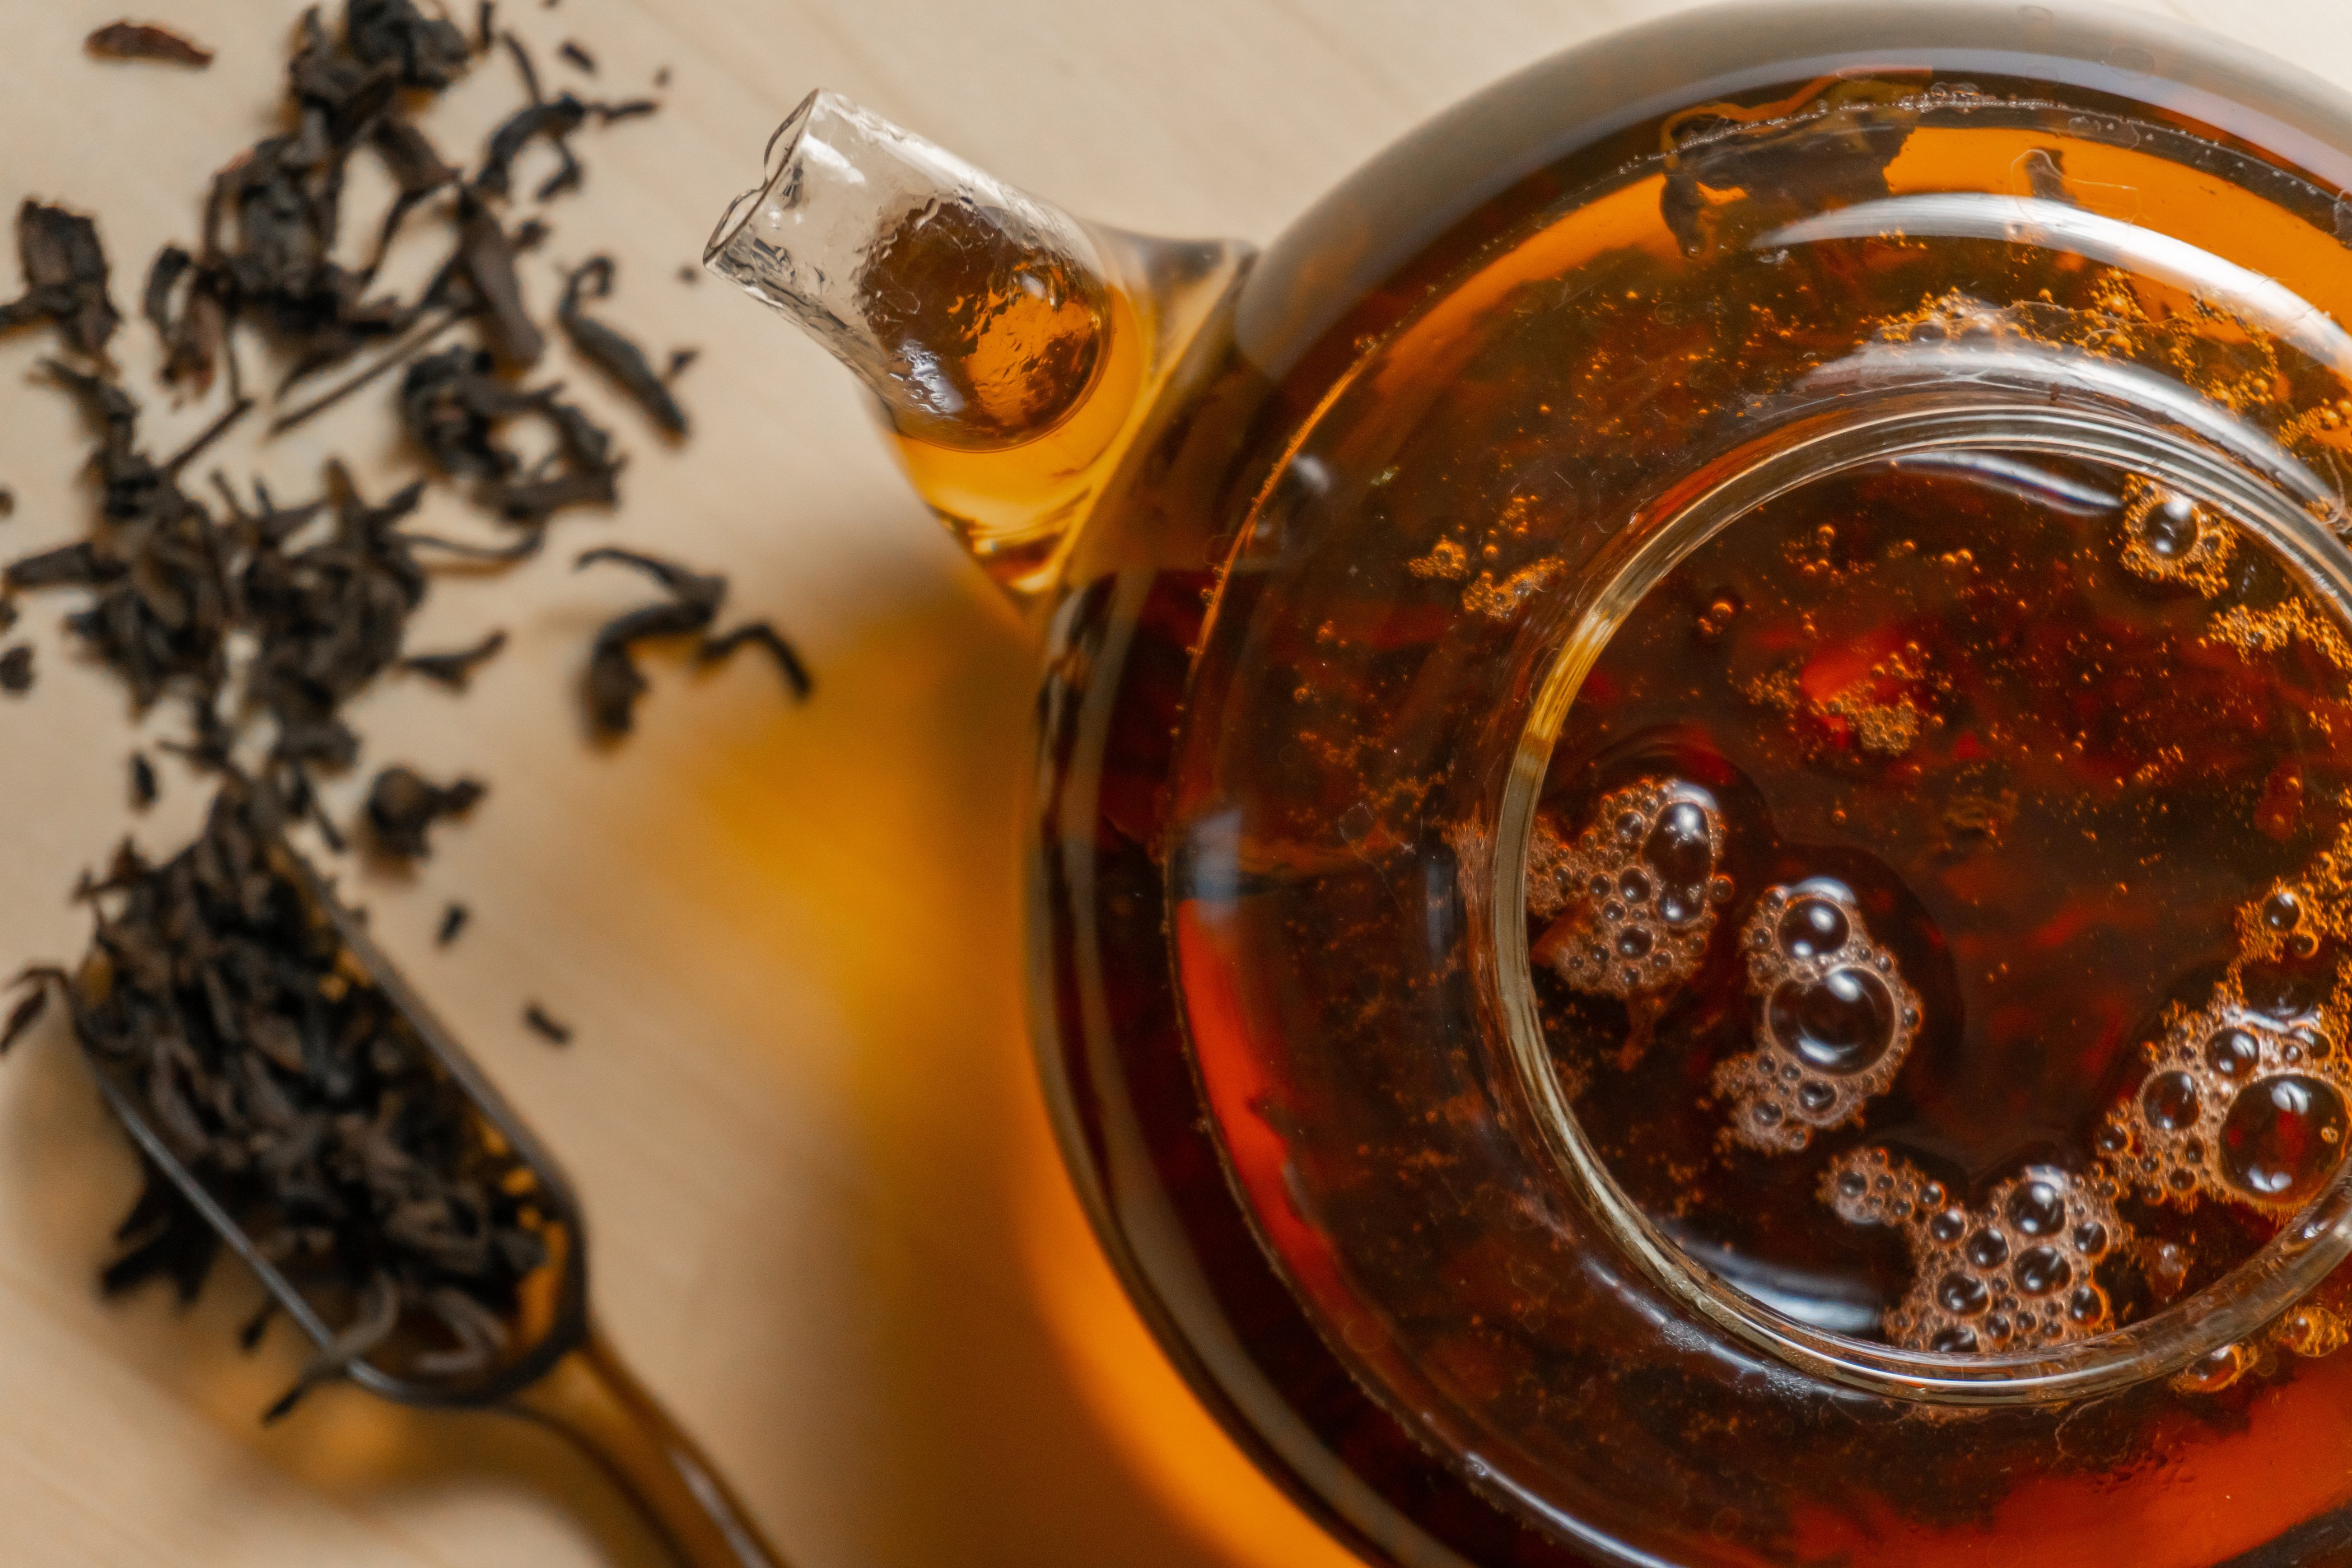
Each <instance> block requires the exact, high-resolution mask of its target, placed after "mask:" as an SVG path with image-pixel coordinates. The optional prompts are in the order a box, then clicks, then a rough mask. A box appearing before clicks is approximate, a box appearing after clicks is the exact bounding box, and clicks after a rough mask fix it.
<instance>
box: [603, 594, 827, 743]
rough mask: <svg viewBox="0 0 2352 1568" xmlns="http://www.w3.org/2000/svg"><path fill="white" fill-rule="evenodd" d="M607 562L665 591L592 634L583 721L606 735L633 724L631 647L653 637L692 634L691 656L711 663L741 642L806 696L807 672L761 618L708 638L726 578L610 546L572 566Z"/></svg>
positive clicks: (640, 676) (641, 675) (639, 684)
mask: <svg viewBox="0 0 2352 1568" xmlns="http://www.w3.org/2000/svg"><path fill="white" fill-rule="evenodd" d="M600 561H610V562H614V563H618V564H621V565H624V566H631V567H635V569H636V570H638V571H640V572H643V573H645V574H646V575H647V576H649V577H651V578H653V580H654V581H655V582H656V583H658V584H661V585H662V586H663V587H664V588H665V589H667V590H668V592H669V595H670V597H669V600H668V602H667V603H665V604H657V605H646V606H645V607H644V608H642V609H636V610H631V611H630V612H628V613H627V614H626V615H624V616H617V617H615V618H614V619H613V620H611V621H608V622H606V623H605V624H604V626H603V627H602V628H600V629H599V630H598V631H597V633H596V637H595V641H594V642H593V643H592V644H591V645H590V647H589V652H588V669H587V674H586V676H585V677H584V679H583V682H582V696H583V698H584V699H585V700H586V702H587V707H588V718H589V721H590V722H591V723H592V724H593V726H594V727H595V728H596V730H597V731H599V732H600V733H602V734H604V735H605V736H607V737H613V736H619V735H625V734H627V733H628V732H629V731H630V729H631V728H632V727H633V726H634V725H635V721H636V706H637V699H639V698H640V697H643V696H644V695H645V693H646V678H645V672H644V671H642V670H640V669H639V668H637V661H636V657H635V655H636V648H637V647H638V645H639V644H641V643H646V642H650V641H653V640H656V639H657V638H661V637H688V636H700V637H701V642H700V645H699V647H698V650H697V655H696V657H697V658H698V660H699V661H700V662H702V663H706V664H708V663H712V662H715V661H717V660H719V659H723V658H727V657H728V656H730V654H732V653H733V652H734V651H735V650H736V649H737V648H739V647H742V646H743V645H744V644H745V643H757V644H759V645H760V646H761V647H764V648H766V649H767V650H768V653H769V656H770V657H771V658H773V659H774V660H775V661H776V668H777V669H778V670H779V671H780V672H782V675H783V678H784V683H785V685H786V686H787V687H788V688H789V689H791V691H792V694H793V697H794V698H795V699H799V698H804V697H806V696H807V695H808V693H809V690H810V686H811V682H810V679H809V674H808V668H807V667H806V666H805V665H804V664H803V663H802V662H801V657H800V655H799V654H798V653H797V652H795V651H794V650H793V646H792V645H791V644H790V643H788V642H786V641H785V640H784V639H783V637H781V636H780V635H778V633H777V632H776V629H775V628H774V627H773V626H770V625H768V623H766V622H765V621H749V622H746V623H745V624H743V625H742V626H738V627H736V628H735V629H734V630H732V631H730V632H728V633H726V634H725V635H724V636H721V637H712V636H710V635H709V631H710V627H711V625H712V623H714V622H715V621H717V620H718V618H719V608H720V606H721V605H724V604H725V603H726V601H727V579H726V578H724V577H722V576H719V575H718V574H715V573H704V572H696V571H694V570H692V569H691V568H689V567H686V566H681V565H679V564H678V563H677V562H674V561H664V560H662V559H661V558H660V557H658V556H654V555H646V554H643V553H640V552H637V551H634V550H615V549H611V548H605V549H600V550H589V551H584V552H582V553H581V555H580V557H579V559H578V560H577V561H576V562H575V563H574V566H575V568H577V567H580V566H589V565H593V564H594V563H597V562H600Z"/></svg>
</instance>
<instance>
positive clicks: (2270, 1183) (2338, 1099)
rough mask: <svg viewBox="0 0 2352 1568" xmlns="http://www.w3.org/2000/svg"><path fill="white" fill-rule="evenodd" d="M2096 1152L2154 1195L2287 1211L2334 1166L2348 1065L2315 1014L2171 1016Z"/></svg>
mask: <svg viewBox="0 0 2352 1568" xmlns="http://www.w3.org/2000/svg"><path fill="white" fill-rule="evenodd" d="M2152 1055H2153V1058H2154V1060H2153V1062H2152V1068H2153V1070H2151V1071H2150V1072H2149V1074H2148V1075H2147V1079H2146V1080H2145V1081H2144V1082H2143V1083H2142V1084H2141V1085H2140V1088H2139V1092H2138V1093H2137V1095H2135V1096H2133V1098H2132V1099H2131V1100H2129V1101H2128V1102H2126V1104H2124V1105H2121V1106H2118V1107H2117V1108H2116V1110H2114V1111H2113V1112H2112V1113H2110V1115H2109V1116H2108V1118H2107V1120H2106V1121H2105V1124H2104V1125H2102V1126H2101V1127H2100V1129H2099V1133H2098V1143H2099V1152H2100V1153H2101V1154H2102V1155H2104V1156H2105V1159H2106V1161H2107V1163H2109V1165H2110V1166H2111V1167H2112V1168H2113V1169H2114V1170H2115V1171H2116V1173H2117V1174H2118V1175H2119V1176H2120V1177H2121V1178H2122V1179H2124V1180H2125V1181H2127V1182H2129V1183H2130V1184H2132V1185H2133V1186H2135V1187H2137V1188H2138V1189H2140V1190H2141V1191H2142V1192H2143V1193H2144V1194H2146V1195H2147V1197H2149V1198H2151V1199H2153V1200H2155V1201H2157V1202H2160V1203H2172V1204H2176V1205H2180V1206H2183V1207H2191V1206H2194V1205H2196V1204H2197V1203H2198V1202H2199V1201H2200V1199H2203V1198H2209V1197H2210V1198H2215V1199H2219V1200H2221V1201H2222V1202H2235V1203H2242V1204H2251V1205H2253V1206H2254V1207H2256V1208H2260V1209H2264V1210H2268V1211H2270V1212H2272V1213H2274V1214H2292V1213H2294V1211H2295V1210H2297V1209H2299V1208H2301V1207H2302V1206H2303V1205H2305V1204H2306V1203H2308V1202H2310V1201H2311V1199H2312V1198H2313V1197H2314V1196H2315V1195H2316V1194H2317V1193H2318V1192H2319V1189H2320V1188H2321V1187H2322V1186H2323V1185H2325V1184H2326V1181H2327V1178H2328V1177H2329V1176H2330V1175H2332V1174H2333V1173H2335V1170H2336V1165H2337V1163H2339V1162H2340V1161H2341V1160H2342V1158H2343V1155H2344V1150H2345V1134H2346V1131H2347V1125H2352V1114H2347V1102H2346V1093H2345V1089H2346V1079H2347V1063H2346V1061H2345V1059H2344V1058H2343V1055H2342V1053H2341V1052H2339V1051H2338V1050H2337V1049H2336V1045H2335V1043H2334V1042H2333V1041H2332V1040H2330V1039H2329V1037H2327V1035H2326V1033H2325V1032H2324V1027H2323V1026H2322V1025H2321V1024H2320V1023H2319V1021H2318V1020H2317V1019H2316V1018H2304V1019H2298V1020H2296V1021H2294V1023H2293V1024H2292V1025H2291V1026H2288V1025H2283V1024H2282V1023H2281V1021H2280V1020H2277V1019H2274V1018H2271V1017H2268V1016H2263V1015H2260V1014H2257V1013H2255V1012H2254V1011H2252V1009H2249V1008H2247V1007H2245V1006H2243V1005H2239V1004H2237V1003H2235V1002H2232V1001H2230V1000H2222V1001H2218V1002H2215V1003H2213V1004H2211V1005H2207V1006H2205V1007H2202V1008H2200V1009H2198V1010H2197V1011H2196V1012H2194V1013H2190V1014H2189V1015H2187V1016H2183V1017H2180V1018H2178V1019H2176V1020H2175V1021H2174V1022H2173V1024H2172V1026H2171V1027H2170V1028H2168V1029H2167V1030H2166V1031H2165V1034H2164V1037H2163V1038H2162V1039H2161V1040H2160V1041H2158V1043H2157V1045H2156V1046H2155V1047H2154V1049H2153V1052H2152Z"/></svg>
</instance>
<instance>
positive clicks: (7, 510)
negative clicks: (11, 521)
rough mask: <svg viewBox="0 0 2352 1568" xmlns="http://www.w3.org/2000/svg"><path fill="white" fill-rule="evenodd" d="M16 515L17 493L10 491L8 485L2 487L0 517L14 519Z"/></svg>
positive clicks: (0, 491) (0, 489)
mask: <svg viewBox="0 0 2352 1568" xmlns="http://www.w3.org/2000/svg"><path fill="white" fill-rule="evenodd" d="M14 516H16V491H15V490H12V489H9V488H8V487H7V486H6V485H0V517H14Z"/></svg>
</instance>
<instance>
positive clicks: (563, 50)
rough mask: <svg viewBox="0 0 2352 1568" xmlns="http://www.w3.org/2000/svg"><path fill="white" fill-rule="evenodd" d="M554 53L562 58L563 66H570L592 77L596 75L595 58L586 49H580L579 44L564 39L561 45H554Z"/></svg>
mask: <svg viewBox="0 0 2352 1568" xmlns="http://www.w3.org/2000/svg"><path fill="white" fill-rule="evenodd" d="M555 52H556V53H557V54H558V55H560V56H562V58H563V61H564V63H565V64H567V65H570V66H572V67H573V68H576V69H578V70H580V71H582V72H583V73H585V74H586V75H589V76H594V75H595V74H596V57H595V56H593V55H592V54H590V53H589V52H588V51H587V50H586V49H583V48H582V47H580V46H579V44H578V43H576V42H574V41H573V40H572V39H570V38H566V39H564V40H563V41H562V43H560V44H558V45H556V46H555Z"/></svg>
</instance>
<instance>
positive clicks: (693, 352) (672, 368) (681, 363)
mask: <svg viewBox="0 0 2352 1568" xmlns="http://www.w3.org/2000/svg"><path fill="white" fill-rule="evenodd" d="M701 357H702V351H701V350H700V349H696V348H685V349H672V350H670V351H669V363H668V364H667V366H665V367H664V368H663V370H662V379H663V380H664V381H676V380H677V378H678V377H679V376H681V375H684V374H686V373H687V372H688V370H689V369H691V368H692V367H693V364H694V362H695V361H696V360H698V359H700V358H701Z"/></svg>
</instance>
